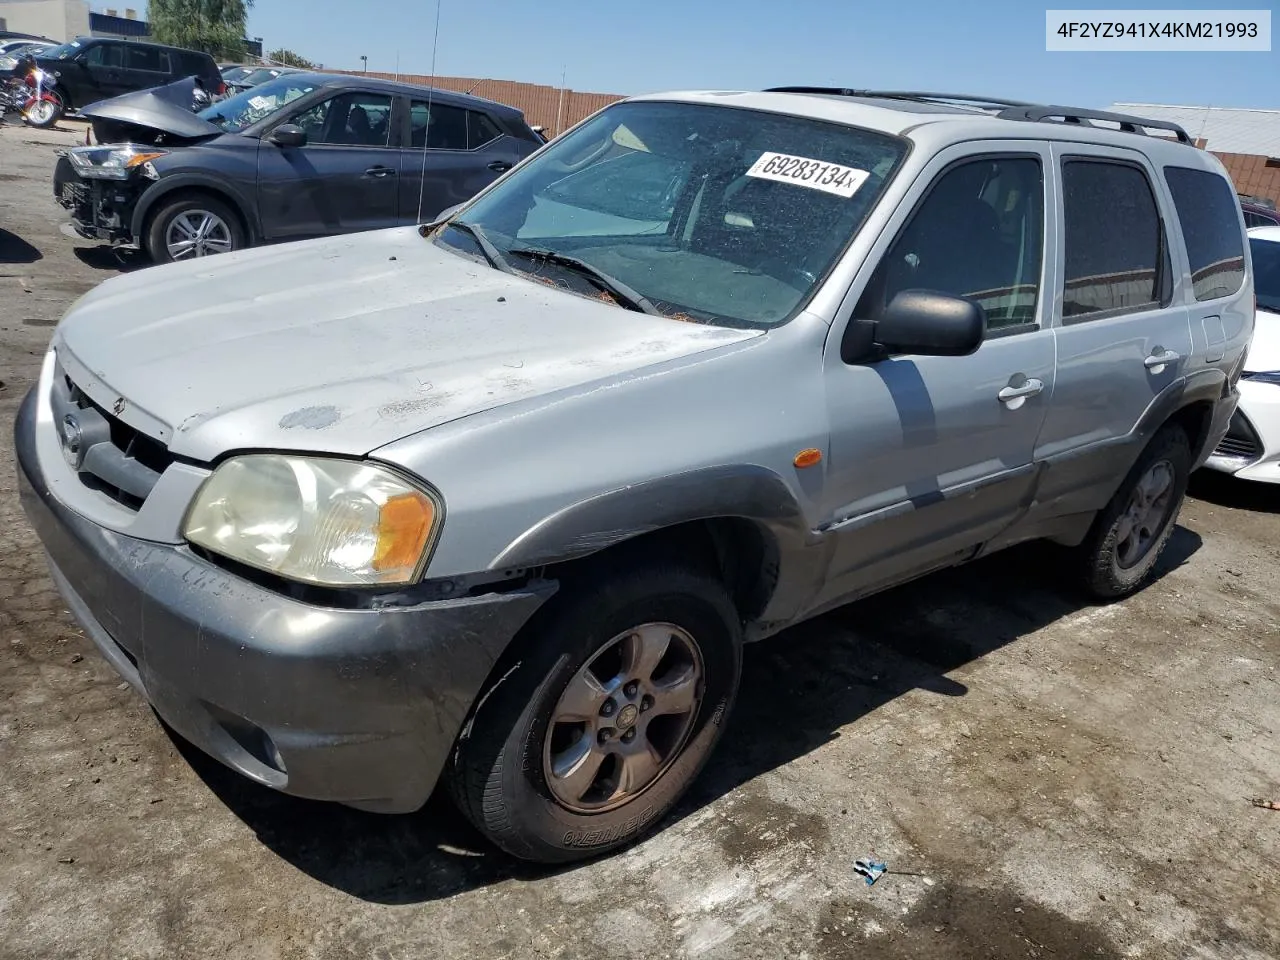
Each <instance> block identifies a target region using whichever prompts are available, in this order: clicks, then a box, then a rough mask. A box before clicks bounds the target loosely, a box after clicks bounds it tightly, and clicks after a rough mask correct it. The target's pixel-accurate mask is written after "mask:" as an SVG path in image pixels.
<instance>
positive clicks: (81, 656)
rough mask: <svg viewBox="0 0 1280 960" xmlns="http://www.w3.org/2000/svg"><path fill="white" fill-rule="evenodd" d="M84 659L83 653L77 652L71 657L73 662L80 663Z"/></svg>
mask: <svg viewBox="0 0 1280 960" xmlns="http://www.w3.org/2000/svg"><path fill="white" fill-rule="evenodd" d="M83 659H84V656H83V655H81V654H79V653H77V654H76V655H75V656H73V657H72V658H71V662H72V663H79V662H80V661H81V660H83Z"/></svg>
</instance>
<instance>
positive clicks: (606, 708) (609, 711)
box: [600, 697, 618, 717]
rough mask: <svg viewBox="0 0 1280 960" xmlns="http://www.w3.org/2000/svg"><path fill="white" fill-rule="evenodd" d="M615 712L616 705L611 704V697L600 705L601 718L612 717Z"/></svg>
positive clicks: (616, 709) (616, 710)
mask: <svg viewBox="0 0 1280 960" xmlns="http://www.w3.org/2000/svg"><path fill="white" fill-rule="evenodd" d="M617 712H618V705H617V704H616V703H614V702H613V697H610V698H609V699H608V700H606V701H605V702H604V703H602V704H601V705H600V716H602V717H612V716H613V715H614V714H615V713H617Z"/></svg>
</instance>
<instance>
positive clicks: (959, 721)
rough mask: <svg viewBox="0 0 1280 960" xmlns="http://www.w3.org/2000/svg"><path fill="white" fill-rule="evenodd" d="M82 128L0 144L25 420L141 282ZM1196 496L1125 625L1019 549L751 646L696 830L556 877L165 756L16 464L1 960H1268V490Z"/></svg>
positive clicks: (1200, 490)
mask: <svg viewBox="0 0 1280 960" xmlns="http://www.w3.org/2000/svg"><path fill="white" fill-rule="evenodd" d="M64 126H66V127H68V128H69V130H70V132H66V133H57V132H54V133H40V132H37V131H33V130H29V129H25V128H21V127H18V128H15V127H3V128H0V381H3V384H2V385H0V413H2V414H3V416H4V417H5V420H6V423H8V422H11V420H12V417H13V414H14V412H15V411H16V409H17V406H18V402H19V400H20V399H21V397H22V395H23V394H24V393H25V391H26V390H27V389H28V388H29V387H30V385H31V384H32V382H33V380H34V378H35V377H36V374H37V367H38V362H39V358H40V357H41V355H42V354H43V351H44V349H45V346H46V344H47V342H48V338H49V334H50V330H51V328H52V326H53V325H54V323H55V322H56V321H57V320H58V319H59V317H60V316H61V315H62V314H63V312H64V311H65V310H66V309H67V307H68V306H69V305H70V304H71V303H72V302H73V301H74V300H75V298H76V297H77V296H79V295H80V294H82V293H84V292H85V291H87V290H89V289H91V288H92V287H93V286H94V285H95V284H96V283H98V282H100V281H101V280H102V279H104V278H106V277H108V276H111V275H113V274H114V273H116V272H118V271H120V270H123V269H136V268H138V267H139V264H138V263H137V262H136V261H131V260H125V261H121V260H119V259H118V258H116V257H115V256H114V255H113V254H112V253H111V252H109V251H107V250H103V249H100V248H95V247H93V246H92V245H89V244H87V243H82V242H78V241H73V240H70V239H68V238H66V237H64V236H62V235H61V234H60V233H59V231H58V223H59V222H60V219H61V218H60V213H61V211H60V209H59V208H58V207H57V206H56V205H55V204H54V203H53V200H52V198H51V196H50V190H49V178H50V174H51V171H52V165H53V150H54V145H55V144H58V143H61V144H64V145H65V144H70V143H71V142H74V141H75V140H77V139H79V140H81V141H83V136H84V134H83V127H81V126H79V125H78V124H72V123H67V122H64ZM6 429H7V428H6ZM1193 492H1194V497H1193V499H1191V500H1190V501H1189V502H1188V504H1187V506H1186V508H1185V510H1184V512H1183V515H1182V527H1181V528H1180V529H1179V530H1178V531H1177V533H1176V536H1175V538H1174V540H1173V542H1172V544H1171V547H1170V549H1169V551H1168V553H1167V555H1166V557H1165V560H1164V561H1163V566H1162V574H1161V577H1160V579H1159V580H1158V582H1156V583H1155V584H1153V585H1152V586H1151V587H1150V588H1149V589H1147V590H1146V591H1145V592H1144V593H1142V594H1141V595H1140V596H1137V597H1135V598H1133V599H1131V600H1128V601H1126V602H1123V603H1120V604H1116V605H1113V606H1106V607H1091V606H1086V605H1084V604H1082V602H1081V601H1080V600H1079V599H1078V598H1077V597H1076V596H1075V595H1073V594H1072V593H1071V592H1070V591H1069V590H1068V589H1066V588H1065V587H1063V586H1061V585H1060V582H1059V577H1060V571H1059V569H1058V566H1057V560H1058V557H1057V554H1056V553H1054V552H1053V551H1052V550H1048V549H1044V548H1031V549H1019V550H1017V551H1015V552H1012V553H1010V554H1007V555H1004V556H1000V557H996V558H994V559H992V560H988V561H984V562H981V563H978V564H975V565H974V566H972V567H969V568H965V569H962V570H958V571H954V572H951V573H948V574H945V575H942V576H936V577H934V578H932V579H930V580H927V581H923V582H921V583H918V584H915V585H912V586H910V587H907V588H904V589H900V590H897V591H894V592H893V593H890V594H887V595H885V596H882V597H879V598H876V599H874V600H872V601H869V602H866V603H862V604H860V605H857V606H853V607H850V608H847V609H845V610H842V611H839V612H837V613H836V614H834V615H831V616H828V617H825V618H823V619H821V620H819V621H817V622H814V623H812V624H809V625H806V626H805V627H803V628H801V629H799V630H796V631H793V632H791V633H789V634H787V635H785V636H784V637H781V638H776V639H775V640H773V641H771V642H767V643H765V644H761V645H758V646H755V647H752V648H751V649H750V650H749V651H748V654H747V663H746V674H745V679H744V689H743V693H742V695H741V697H740V700H739V704H738V708H737V712H736V714H735V716H734V719H733V721H732V723H731V726H730V729H729V732H728V735H727V737H726V740H725V741H724V743H723V745H722V747H721V750H720V752H719V753H718V754H717V756H716V757H715V758H713V760H712V762H711V764H710V766H709V768H708V770H707V773H706V774H705V775H704V776H703V778H702V780H701V781H700V782H699V784H698V785H697V787H696V788H695V790H694V793H693V795H692V796H690V797H689V799H688V800H687V801H686V802H684V803H683V804H682V806H681V807H680V809H679V811H678V813H677V815H676V816H675V817H673V818H672V819H671V820H670V821H668V822H667V823H665V824H663V825H662V829H661V830H660V832H658V833H656V834H655V835H653V836H651V837H650V838H649V839H647V840H646V841H644V842H643V843H641V844H639V845H638V846H635V847H633V848H631V849H629V850H627V851H625V852H623V853H621V854H618V855H615V856H613V857H611V858H608V859H605V860H603V861H599V862H596V863H592V864H588V865H585V866H578V867H575V868H571V869H567V870H561V871H557V872H547V871H544V870H540V869H534V868H530V867H528V866H523V865H520V864H516V863H513V862H512V861H510V860H508V859H506V858H505V857H503V856H500V855H498V854H496V853H495V852H494V851H493V850H492V849H490V848H489V847H487V846H486V845H485V844H484V842H483V841H482V840H481V839H480V838H478V837H477V836H476V835H475V834H474V833H473V832H472V831H471V830H470V829H469V828H468V827H467V826H465V825H464V823H463V822H462V821H461V819H460V817H459V816H458V815H456V814H455V813H454V812H453V810H452V809H451V807H450V806H449V804H448V803H447V801H445V800H444V798H442V797H437V798H436V799H434V800H433V801H432V802H431V803H430V804H429V805H428V806H427V807H426V808H425V809H424V810H423V811H421V812H420V813H418V814H415V815H412V816H405V817H396V818H385V817H378V816H374V815H366V814H360V813H356V812H353V811H349V810H345V809H343V808H339V807H335V806H329V805H324V804H317V803H307V802H302V801H298V800H294V799H290V798H287V797H282V796H278V795H275V794H273V793H270V792H268V791H266V790H263V789H259V788H257V787H254V786H253V785H251V784H249V783H247V782H244V781H242V780H240V779H239V778H237V777H236V776H235V775H233V774H231V773H229V772H227V771H225V770H224V769H223V768H221V767H220V766H219V765H218V764H216V763H214V762H212V761H210V760H208V759H206V758H204V757H203V756H201V755H199V754H198V753H197V752H196V751H194V750H193V749H191V748H189V747H186V746H184V745H181V744H179V743H175V741H174V740H173V739H171V738H170V737H169V736H168V735H167V734H166V733H165V732H164V730H163V729H162V728H161V726H160V725H159V724H158V723H157V721H156V720H155V718H154V716H153V715H152V713H151V712H150V711H149V710H148V709H147V707H146V706H145V705H144V704H143V703H142V702H141V701H140V700H139V698H138V697H136V696H135V695H134V694H133V693H132V692H131V691H129V690H128V689H127V688H125V685H124V684H123V683H122V682H121V681H120V679H119V678H118V677H116V676H115V675H114V674H113V673H112V671H111V670H110V669H109V668H108V666H107V665H106V664H105V662H104V661H102V660H101V659H100V658H99V657H98V655H97V654H96V653H95V651H94V649H93V647H92V645H91V644H90V643H89V642H88V640H87V639H86V638H85V637H84V636H83V635H82V634H81V632H80V631H79V630H78V629H77V628H76V626H75V624H74V623H73V622H72V620H71V619H70V617H69V616H68V615H67V614H66V613H65V612H64V610H63V606H62V604H61V603H60V601H59V599H58V597H57V595H56V594H55V592H54V590H53V586H52V584H51V583H50V581H49V578H48V576H47V575H46V572H45V568H44V562H43V558H42V555H41V552H40V549H39V546H38V543H37V541H36V539H35V537H34V536H33V534H32V533H31V532H30V529H29V528H28V526H27V524H26V522H25V519H24V518H23V516H22V514H21V511H20V509H19V507H18V503H17V496H16V490H15V478H14V472H13V459H12V452H11V444H10V443H9V442H6V443H5V444H4V445H3V448H2V449H0V516H2V517H3V523H0V809H3V810H4V817H3V819H2V821H0V957H3V958H5V960H8V958H60V960H61V958H71V957H76V958H79V957H86V958H103V960H107V958H109V960H125V958H143V957H145V958H165V960H172V958H188V957H190V958H218V957H236V958H240V957H244V958H262V960H276V958H290V960H292V958H348V957H349V958H353V960H354V958H359V960H372V958H378V960H393V958H394V960H401V958H427V957H432V958H435V957H465V958H475V960H481V958H483V960H500V958H504V957H564V958H584V960H586V958H590V960H599V958H603V957H612V958H621V957H633V956H634V957H644V958H647V960H657V958H675V957H707V958H752V957H760V958H782V957H795V958H800V957H809V958H813V960H820V958H838V957H857V956H870V955H874V956H875V957H877V958H878V960H902V958H915V957H919V958H967V957H975V958H977V957H994V958H1014V957H1018V958H1023V957H1044V958H1056V960H1064V958H1076V957H1082V958H1084V957H1088V958H1092V957H1097V958H1117V957H1136V958H1157V957H1159V958H1164V957H1168V958H1174V957H1177V958H1186V957H1196V958H1200V957H1206V958H1207V957H1212V958H1232V960H1237V958H1240V960H1264V958H1275V957H1277V956H1280V813H1277V812H1274V811H1270V810H1264V809H1260V808H1256V807H1253V806H1251V805H1250V803H1249V798H1252V797H1265V798H1270V799H1276V800H1280V672H1278V670H1277V666H1278V665H1280V564H1278V563H1277V559H1278V557H1280V489H1277V490H1273V489H1269V488H1256V487H1249V486H1244V485H1241V484H1236V483H1231V482H1219V481H1217V479H1216V478H1212V477H1210V478H1198V479H1197V481H1196V483H1195V484H1194V485H1193ZM866 856H874V857H876V858H879V859H883V860H886V861H887V862H888V864H889V866H890V869H891V871H893V872H891V873H889V874H888V875H886V876H884V877H882V878H881V879H880V880H879V881H878V882H877V883H876V884H875V885H874V886H871V887H868V886H867V885H866V884H865V883H864V882H863V880H862V878H861V877H859V876H857V875H856V874H855V873H854V872H853V869H852V865H853V861H854V860H855V859H856V858H859V857H866Z"/></svg>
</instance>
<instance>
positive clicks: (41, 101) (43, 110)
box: [22, 59, 67, 130]
mask: <svg viewBox="0 0 1280 960" xmlns="http://www.w3.org/2000/svg"><path fill="white" fill-rule="evenodd" d="M24 72H25V76H24V77H23V81H22V82H23V83H24V84H25V85H26V86H27V88H28V94H27V99H26V101H25V102H24V103H23V105H22V118H23V119H24V120H26V121H27V123H28V124H30V125H31V126H33V127H38V128H40V129H41V130H47V129H49V128H50V127H52V126H56V125H57V123H58V121H59V120H61V119H62V116H63V114H65V113H66V112H67V108H66V105H65V104H64V103H63V102H62V97H61V96H60V95H59V94H58V89H57V81H56V80H55V79H54V78H53V77H52V76H50V75H49V73H48V71H47V70H42V69H40V67H38V66H37V65H36V62H35V60H34V59H32V60H31V61H30V66H29V68H28V69H27V70H26V71H24Z"/></svg>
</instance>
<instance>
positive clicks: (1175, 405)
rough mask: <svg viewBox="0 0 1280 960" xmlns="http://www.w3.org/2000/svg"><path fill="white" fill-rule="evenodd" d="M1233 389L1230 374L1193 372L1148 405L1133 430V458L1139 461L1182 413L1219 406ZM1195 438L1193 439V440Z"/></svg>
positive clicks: (1170, 385) (1206, 371)
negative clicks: (1200, 406)
mask: <svg viewBox="0 0 1280 960" xmlns="http://www.w3.org/2000/svg"><path fill="white" fill-rule="evenodd" d="M1230 390H1231V386H1230V382H1229V381H1228V379H1227V375H1226V374H1225V373H1224V372H1223V371H1221V370H1219V369H1218V368H1217V367H1207V368H1205V369H1201V370H1195V371H1192V372H1191V373H1189V374H1187V376H1185V377H1182V378H1181V379H1179V380H1177V381H1175V382H1174V383H1171V384H1169V385H1168V386H1167V387H1165V388H1164V389H1163V390H1162V391H1160V393H1158V394H1157V395H1156V396H1155V398H1154V399H1153V400H1152V401H1151V403H1150V404H1148V406H1147V409H1146V410H1144V411H1143V413H1142V417H1141V418H1140V419H1139V420H1138V423H1137V425H1136V427H1135V428H1134V431H1133V436H1134V437H1135V438H1136V439H1137V440H1138V443H1136V444H1134V445H1133V446H1134V459H1137V456H1138V453H1139V452H1141V450H1142V448H1143V447H1145V446H1146V444H1147V442H1148V441H1149V440H1150V439H1151V438H1152V437H1153V436H1155V434H1156V432H1157V431H1158V430H1159V429H1160V428H1161V427H1163V426H1164V425H1165V424H1166V423H1168V422H1169V420H1170V418H1172V417H1174V416H1176V415H1177V413H1178V412H1179V411H1180V410H1183V409H1185V408H1187V407H1189V406H1191V405H1192V404H1196V403H1209V404H1217V403H1218V402H1219V401H1221V400H1222V398H1223V397H1225V396H1227V395H1228V394H1229V393H1230ZM1194 439H1195V438H1194V437H1193V438H1192V440H1193V441H1194ZM1192 453H1193V454H1194V453H1195V451H1192Z"/></svg>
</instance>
